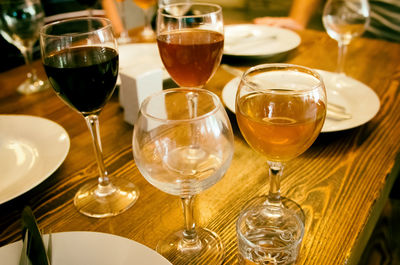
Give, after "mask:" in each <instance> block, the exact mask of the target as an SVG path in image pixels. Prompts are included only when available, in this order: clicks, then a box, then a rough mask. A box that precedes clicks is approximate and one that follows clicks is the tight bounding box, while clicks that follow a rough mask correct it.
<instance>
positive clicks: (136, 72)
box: [119, 66, 163, 125]
mask: <svg viewBox="0 0 400 265" xmlns="http://www.w3.org/2000/svg"><path fill="white" fill-rule="evenodd" d="M162 75H163V72H162V70H161V69H160V68H152V69H151V68H150V69H149V68H147V67H140V66H135V67H129V68H124V69H121V71H120V77H121V85H120V90H119V102H120V104H121V106H122V108H123V109H124V120H125V121H126V122H128V123H129V124H131V125H133V124H134V123H135V121H136V119H137V118H138V114H139V109H140V105H141V104H142V102H143V100H144V99H145V98H147V97H148V96H150V95H151V94H153V93H155V92H158V91H161V90H162V87H163V83H162V82H163V81H162Z"/></svg>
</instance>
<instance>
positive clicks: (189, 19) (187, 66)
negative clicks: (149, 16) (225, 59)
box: [157, 3, 224, 88]
mask: <svg viewBox="0 0 400 265" xmlns="http://www.w3.org/2000/svg"><path fill="white" fill-rule="evenodd" d="M174 10H186V13H185V15H174V13H175V11H174ZM171 11H174V12H171ZM157 44H158V50H159V53H160V57H161V60H162V62H163V64H164V66H165V68H166V70H167V71H168V73H169V74H170V76H171V78H172V79H173V80H174V81H175V82H176V83H177V84H178V85H179V86H181V87H198V88H201V87H203V86H204V85H205V84H206V83H207V81H208V80H209V79H210V78H211V77H212V76H213V75H214V73H215V71H216V70H217V68H218V66H219V64H220V62H221V58H222V53H223V48H224V25H223V19H222V9H221V7H220V6H218V5H214V4H206V3H192V4H191V3H179V4H170V5H165V6H164V7H162V8H159V9H158V14H157Z"/></svg>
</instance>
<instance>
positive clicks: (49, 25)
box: [39, 17, 112, 38]
mask: <svg viewBox="0 0 400 265" xmlns="http://www.w3.org/2000/svg"><path fill="white" fill-rule="evenodd" d="M85 20H86V21H89V20H92V21H95V20H97V21H104V22H106V24H105V25H104V26H103V27H101V28H98V29H93V30H91V31H87V32H80V33H76V32H75V33H72V32H70V33H63V34H58V35H55V34H48V33H45V30H46V29H48V28H50V27H52V26H55V25H59V24H64V23H68V22H72V21H85ZM110 27H111V28H112V24H111V21H110V20H109V19H108V18H104V17H79V18H68V19H63V20H57V21H54V22H51V23H48V24H46V25H44V26H43V27H42V28H41V29H40V32H39V33H40V36H44V37H54V38H63V37H79V36H83V35H87V34H89V33H95V32H99V31H103V30H105V29H107V28H110Z"/></svg>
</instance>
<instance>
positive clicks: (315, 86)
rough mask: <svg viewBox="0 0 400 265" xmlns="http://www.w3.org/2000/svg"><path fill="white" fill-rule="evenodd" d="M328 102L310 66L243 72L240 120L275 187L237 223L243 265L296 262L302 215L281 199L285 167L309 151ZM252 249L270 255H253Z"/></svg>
mask: <svg viewBox="0 0 400 265" xmlns="http://www.w3.org/2000/svg"><path fill="white" fill-rule="evenodd" d="M326 103H327V101H326V91H325V86H324V84H323V81H322V79H321V76H320V75H319V74H318V73H317V72H316V71H314V70H311V69H309V68H306V67H302V66H297V65H291V64H264V65H258V66H255V67H252V68H250V69H249V70H247V71H246V72H245V73H244V74H243V76H242V78H241V82H240V84H239V88H238V91H237V94H236V119H237V122H238V125H239V128H240V131H241V133H242V135H243V137H244V138H245V140H246V141H247V143H248V144H249V145H250V146H251V147H252V148H253V149H254V150H255V151H256V152H258V153H259V154H261V155H263V156H264V157H265V158H266V160H267V164H268V168H269V178H270V183H269V184H270V185H269V193H268V195H267V196H265V197H261V198H256V199H255V200H254V201H251V202H250V203H249V204H248V207H246V208H245V210H243V212H242V213H241V215H240V218H239V220H238V223H237V233H238V237H239V238H238V239H239V250H240V254H241V259H242V261H241V262H242V263H241V264H247V263H246V261H245V260H247V261H248V262H250V263H251V262H256V263H257V264H263V263H262V262H267V261H268V262H273V263H274V264H292V262H294V260H295V258H296V257H297V252H298V248H297V246H298V243H299V240H300V241H301V238H302V234H303V231H304V216H303V211H302V209H301V207H300V206H299V205H298V204H297V203H295V202H294V201H292V200H290V199H289V198H283V197H282V196H281V192H280V178H281V175H282V173H283V167H284V163H286V162H288V161H290V160H292V159H294V158H295V157H297V156H299V155H301V154H302V153H304V152H305V151H306V150H307V149H308V148H309V147H310V146H311V145H312V143H313V142H314V141H315V139H316V138H317V136H318V135H319V133H320V131H321V129H322V126H323V123H324V121H325V116H326ZM252 223H253V224H252ZM251 224H252V225H251ZM245 230H246V231H247V232H245ZM282 238H283V239H285V238H286V239H285V240H282ZM263 242H269V243H268V244H269V246H265V244H264V245H263ZM254 245H255V246H257V247H256V248H255V250H254ZM246 248H249V249H250V250H251V251H250V252H249V251H246ZM257 248H259V249H258V250H257ZM282 248H287V249H290V253H289V254H290V255H289V254H282V253H280V254H279V255H275V254H273V253H275V252H276V251H278V252H279V251H281V250H282ZM253 250H254V253H259V254H260V253H263V251H269V252H268V253H269V254H268V255H267V254H266V255H261V256H257V255H255V254H254V255H253V254H250V253H252V251H253ZM271 255H272V256H273V257H274V258H273V259H271ZM258 262H260V263H258Z"/></svg>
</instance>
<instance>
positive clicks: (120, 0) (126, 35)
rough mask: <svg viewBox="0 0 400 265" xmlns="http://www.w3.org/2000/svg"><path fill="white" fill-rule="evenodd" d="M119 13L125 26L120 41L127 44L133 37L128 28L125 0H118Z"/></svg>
mask: <svg viewBox="0 0 400 265" xmlns="http://www.w3.org/2000/svg"><path fill="white" fill-rule="evenodd" d="M117 4H118V10H119V14H120V16H121V22H122V26H123V28H124V29H123V31H122V32H121V33H120V34H119V37H118V39H117V40H118V43H119V44H126V43H129V42H132V38H131V37H129V33H128V30H127V29H126V14H125V0H117Z"/></svg>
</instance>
